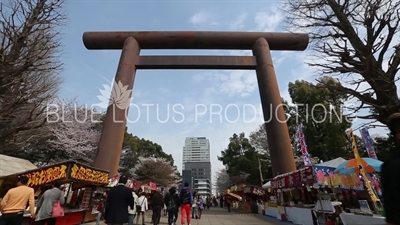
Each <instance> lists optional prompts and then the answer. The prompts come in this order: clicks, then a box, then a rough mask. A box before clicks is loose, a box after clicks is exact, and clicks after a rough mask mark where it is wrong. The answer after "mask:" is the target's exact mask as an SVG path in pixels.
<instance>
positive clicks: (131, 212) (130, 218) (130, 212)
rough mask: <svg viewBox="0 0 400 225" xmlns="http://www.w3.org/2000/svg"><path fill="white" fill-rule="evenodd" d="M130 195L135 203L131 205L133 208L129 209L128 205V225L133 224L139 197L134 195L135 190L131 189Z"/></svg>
mask: <svg viewBox="0 0 400 225" xmlns="http://www.w3.org/2000/svg"><path fill="white" fill-rule="evenodd" d="M132 196H133V199H134V202H135V205H134V206H133V209H131V207H128V213H129V217H128V225H133V224H134V223H133V221H135V216H136V208H137V207H136V206H137V205H138V199H139V197H138V196H137V195H136V190H135V189H132Z"/></svg>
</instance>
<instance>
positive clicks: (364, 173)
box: [347, 129, 380, 209]
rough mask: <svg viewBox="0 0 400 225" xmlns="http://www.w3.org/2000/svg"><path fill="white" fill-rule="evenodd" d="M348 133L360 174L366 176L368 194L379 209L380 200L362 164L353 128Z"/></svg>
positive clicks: (365, 182)
mask: <svg viewBox="0 0 400 225" xmlns="http://www.w3.org/2000/svg"><path fill="white" fill-rule="evenodd" d="M347 134H348V135H349V136H350V138H351V145H352V149H353V153H354V158H355V159H356V162H357V165H358V166H359V168H360V174H361V176H363V178H364V184H365V186H366V187H367V191H368V194H369V196H370V197H371V199H372V201H373V202H374V205H375V207H376V208H377V209H378V208H380V207H379V206H378V205H377V202H379V199H378V198H377V197H376V195H375V193H374V191H373V189H372V186H371V184H370V182H369V179H368V176H367V174H366V172H365V170H364V168H363V166H362V159H361V156H360V153H359V152H358V149H357V142H356V138H355V137H354V133H353V130H351V129H350V130H349V131H348V132H347Z"/></svg>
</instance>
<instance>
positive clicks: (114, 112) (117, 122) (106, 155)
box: [94, 37, 140, 177]
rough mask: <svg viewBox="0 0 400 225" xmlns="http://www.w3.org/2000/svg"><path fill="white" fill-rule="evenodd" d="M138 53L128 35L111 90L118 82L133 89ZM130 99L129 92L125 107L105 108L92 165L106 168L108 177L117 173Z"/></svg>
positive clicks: (114, 105)
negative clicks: (104, 116)
mask: <svg viewBox="0 0 400 225" xmlns="http://www.w3.org/2000/svg"><path fill="white" fill-rule="evenodd" d="M139 53H140V47H139V44H138V42H137V41H136V40H135V39H134V38H132V37H128V38H127V39H126V40H125V42H124V46H123V48H122V52H121V58H120V60H119V65H118V68H117V74H116V75H115V83H114V84H113V90H114V89H115V88H118V83H122V85H123V86H128V89H127V90H130V91H131V90H132V89H133V83H134V81H135V75H136V67H135V61H136V58H137V57H138V56H139ZM122 94H123V93H122ZM111 95H112V96H111V97H113V95H115V93H111ZM118 97H120V96H118ZM130 100H131V93H129V102H126V103H125V102H124V103H123V105H125V106H126V107H121V105H118V104H115V103H114V104H111V105H109V106H108V108H107V113H106V118H105V121H104V124H103V131H102V132H101V137H100V143H99V149H98V152H97V156H96V159H95V162H94V166H95V167H97V168H101V169H105V170H108V171H109V172H110V174H109V176H110V177H112V176H115V175H117V174H118V168H119V160H120V157H121V151H122V142H123V140H124V135H125V129H126V119H127V115H128V110H129V103H130Z"/></svg>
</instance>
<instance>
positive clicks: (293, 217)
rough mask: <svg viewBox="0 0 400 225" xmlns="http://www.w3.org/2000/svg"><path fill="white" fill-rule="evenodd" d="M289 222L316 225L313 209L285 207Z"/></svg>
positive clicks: (300, 224)
mask: <svg viewBox="0 0 400 225" xmlns="http://www.w3.org/2000/svg"><path fill="white" fill-rule="evenodd" d="M285 212H286V217H287V220H288V221H290V222H292V223H294V224H298V225H314V221H313V218H312V212H311V209H308V208H298V207H285Z"/></svg>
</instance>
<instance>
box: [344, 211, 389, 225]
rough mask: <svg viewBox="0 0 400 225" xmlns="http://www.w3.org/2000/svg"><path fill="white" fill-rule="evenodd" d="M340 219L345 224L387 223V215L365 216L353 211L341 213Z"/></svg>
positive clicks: (368, 224)
mask: <svg viewBox="0 0 400 225" xmlns="http://www.w3.org/2000/svg"><path fill="white" fill-rule="evenodd" d="M340 219H341V220H342V222H343V225H385V224H386V221H385V217H383V216H375V215H374V216H363V215H355V214H353V213H341V214H340Z"/></svg>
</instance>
